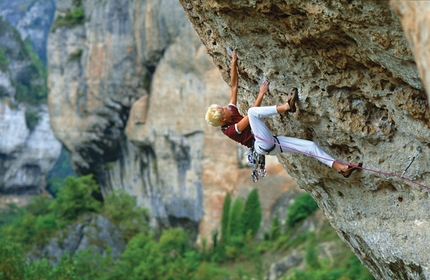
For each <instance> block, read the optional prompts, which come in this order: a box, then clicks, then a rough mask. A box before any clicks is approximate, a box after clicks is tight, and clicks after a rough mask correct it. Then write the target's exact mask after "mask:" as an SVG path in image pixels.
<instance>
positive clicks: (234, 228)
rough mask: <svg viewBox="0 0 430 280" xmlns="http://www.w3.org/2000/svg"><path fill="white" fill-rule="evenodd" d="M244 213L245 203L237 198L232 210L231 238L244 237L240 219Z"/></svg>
mask: <svg viewBox="0 0 430 280" xmlns="http://www.w3.org/2000/svg"><path fill="white" fill-rule="evenodd" d="M242 211H243V201H242V200H241V199H240V198H236V199H235V201H234V203H233V205H232V206H231V209H230V236H240V235H242V229H241V225H240V217H241V216H242Z"/></svg>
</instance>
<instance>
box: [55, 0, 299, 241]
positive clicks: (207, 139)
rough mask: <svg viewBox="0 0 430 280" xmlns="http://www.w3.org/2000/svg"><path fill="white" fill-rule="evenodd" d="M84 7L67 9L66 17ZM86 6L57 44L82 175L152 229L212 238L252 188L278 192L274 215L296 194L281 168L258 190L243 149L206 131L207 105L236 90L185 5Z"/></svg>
mask: <svg viewBox="0 0 430 280" xmlns="http://www.w3.org/2000/svg"><path fill="white" fill-rule="evenodd" d="M74 3H75V1H71V0H70V1H61V2H59V3H57V13H56V18H59V17H61V16H64V15H66V14H67V13H69V12H71V11H73V10H74V9H76V8H77V7H76V6H74ZM81 7H82V8H83V9H84V11H85V22H84V23H83V24H81V25H75V26H73V27H68V26H57V27H56V28H54V29H53V30H52V32H51V34H50V37H49V43H48V67H49V81H48V83H49V88H50V94H49V109H50V116H51V124H52V127H53V130H54V132H55V135H56V136H57V138H58V139H60V140H61V141H62V143H63V144H64V145H65V146H66V147H67V149H68V150H69V151H70V153H71V159H72V162H73V165H74V167H75V170H76V171H77V173H78V174H81V175H82V174H87V173H93V174H95V175H96V178H97V179H98V182H99V183H100V184H101V185H102V191H103V192H104V193H107V192H109V191H110V190H112V189H116V188H121V189H124V190H126V191H127V192H128V193H130V194H132V195H133V196H135V197H136V198H137V201H138V204H139V205H140V206H142V207H145V208H148V210H149V212H150V213H151V217H152V221H151V225H152V226H154V227H164V226H182V227H185V228H189V229H192V230H193V231H199V232H200V234H201V236H202V237H205V238H207V239H210V236H211V234H212V231H213V230H214V229H215V228H217V227H218V226H219V221H220V217H221V215H220V214H221V213H220V212H221V209H222V204H223V200H224V197H225V195H226V192H227V191H230V192H232V194H233V196H234V197H235V196H241V197H246V195H247V193H248V192H249V191H250V190H251V189H252V187H262V186H264V185H265V183H264V182H267V183H266V185H267V184H275V185H276V187H274V188H273V189H271V190H270V191H265V192H264V195H263V196H262V199H264V201H265V203H266V205H265V209H266V210H268V212H269V210H270V204H271V202H272V201H273V200H275V199H276V197H277V195H278V194H279V193H280V192H283V191H285V189H287V188H289V187H294V182H293V181H292V180H291V178H290V177H289V176H288V175H287V174H286V172H285V170H279V168H278V167H277V165H276V163H273V166H274V168H273V169H271V168H269V177H267V178H265V179H264V180H261V183H260V182H259V183H258V184H256V185H252V183H251V180H250V176H249V175H250V171H249V169H243V168H241V165H240V163H239V161H240V160H239V157H238V156H237V154H238V151H237V147H236V145H235V144H234V143H231V142H230V141H229V140H228V139H226V138H225V136H224V135H222V134H221V133H220V131H219V130H216V129H213V128H212V127H210V126H208V125H207V124H206V123H205V122H204V113H205V111H206V108H207V106H208V105H210V104H211V103H225V102H228V100H229V97H230V89H229V87H228V85H226V84H225V82H224V81H223V80H222V77H221V75H220V73H219V71H218V70H217V69H216V67H215V66H214V65H213V62H212V61H211V59H210V57H209V56H208V55H207V54H206V49H205V47H204V46H203V45H202V44H201V42H200V40H199V38H198V36H197V34H196V32H195V31H194V30H193V28H192V25H191V23H190V22H189V21H188V19H187V17H186V15H185V12H184V10H183V8H182V7H181V5H180V4H179V2H175V1H164V0H159V1H143V0H122V1H115V2H114V1H108V0H102V1H82V6H81ZM54 24H55V23H54ZM220 151H222V152H220ZM278 166H279V164H278ZM244 174H245V175H246V179H244ZM267 215H268V213H266V216H267Z"/></svg>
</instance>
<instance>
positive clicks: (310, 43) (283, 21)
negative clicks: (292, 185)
mask: <svg viewBox="0 0 430 280" xmlns="http://www.w3.org/2000/svg"><path fill="white" fill-rule="evenodd" d="M180 2H181V4H182V5H183V7H184V10H185V11H186V12H187V14H188V17H189V19H190V21H191V22H192V23H193V25H194V28H195V29H196V31H197V32H198V34H199V36H200V39H201V41H202V42H203V44H204V45H205V46H206V49H207V51H208V53H209V54H210V55H211V56H212V57H213V60H214V63H215V64H216V65H217V66H218V68H219V70H220V71H221V73H222V75H223V78H224V80H225V81H228V79H229V65H230V59H229V54H228V50H227V49H228V47H229V48H235V49H237V50H238V58H239V76H240V89H239V91H240V96H239V100H240V101H239V103H240V106H241V110H242V112H246V110H247V109H248V107H249V106H250V105H251V104H252V103H253V101H254V99H255V97H256V92H257V90H256V89H257V88H258V85H259V84H260V83H261V82H262V81H263V79H268V80H269V81H270V82H271V84H270V90H269V94H268V95H267V96H266V97H265V101H264V102H265V104H277V103H281V102H285V100H286V99H287V98H288V96H289V92H290V90H291V88H292V87H298V88H300V89H301V94H300V97H299V99H300V100H299V105H298V112H297V113H295V114H289V115H282V116H277V117H273V118H271V119H270V120H268V125H269V126H270V128H271V129H272V130H273V132H274V133H275V134H280V135H289V136H293V137H298V138H306V139H312V140H313V141H315V142H316V143H317V144H318V145H319V146H321V147H322V148H323V149H325V150H326V151H327V152H329V153H330V154H331V155H333V156H334V157H336V158H338V159H339V160H341V161H344V162H352V163H358V162H363V164H364V167H365V168H366V170H364V171H361V172H357V173H355V174H354V175H353V176H352V177H351V178H349V179H344V178H343V177H342V176H341V175H339V174H337V173H335V172H334V171H333V170H331V169H329V168H328V167H326V166H324V165H322V164H321V163H319V162H318V161H317V160H315V159H313V158H310V157H307V156H304V155H296V154H283V155H282V156H280V157H279V159H280V161H281V162H282V163H283V165H284V167H285V169H286V170H287V171H288V173H289V174H290V175H291V176H292V178H293V179H294V180H295V181H296V182H297V183H298V185H299V186H300V187H301V188H303V189H305V190H306V191H308V192H309V193H310V194H311V195H312V196H313V197H314V198H315V200H316V201H317V202H318V204H319V206H320V208H321V209H323V210H324V212H325V215H326V217H327V219H328V220H329V221H330V223H331V224H332V226H333V227H334V228H335V229H336V230H337V232H338V234H339V236H340V237H341V238H342V239H343V240H344V241H345V243H346V244H348V245H349V246H350V248H351V249H352V250H353V251H354V252H355V253H356V255H357V256H358V257H359V258H360V259H361V261H362V262H363V264H365V265H366V266H367V267H368V268H369V270H370V271H371V272H372V274H373V275H374V276H375V277H376V278H377V279H430V265H429V264H430V250H429V249H428V248H427V246H426V244H427V243H428V240H429V238H430V224H429V222H430V221H429V216H428V213H429V210H430V202H429V198H428V191H429V189H428V186H430V173H429V170H428V159H429V153H430V145H429V139H430V137H429V136H430V129H429V126H430V118H429V117H430V111H429V109H428V102H427V98H426V93H425V91H424V84H423V82H422V80H421V77H420V73H422V74H423V75H425V74H426V73H427V71H428V63H427V61H428V57H427V56H425V54H427V53H428V47H427V46H428V44H426V42H428V36H427V30H428V24H427V22H428V19H426V16H425V15H426V11H427V10H428V4H427V2H426V1H422V2H420V5H421V6H420V5H419V4H418V1H407V2H408V3H409V4H405V1H392V2H393V3H392V5H393V6H391V5H390V3H388V2H387V1H320V0H311V1H292V0H291V1H288V0H287V1H273V0H271V1H268V0H262V1H237V0H236V1H235V0H233V1H231V0H216V1H215V0H214V1H198V0H180ZM414 5H415V6H414ZM393 7H395V9H393ZM424 7H425V9H424ZM411 8H413V9H412V10H411ZM396 13H397V14H396ZM398 15H400V16H401V19H402V24H401V21H400V20H399V17H398ZM402 25H403V27H404V28H405V30H406V31H407V36H408V37H406V36H405V33H404V31H403V28H402ZM407 38H409V40H410V42H412V43H413V44H412V46H414V47H415V48H414V49H411V48H410V45H409V43H408V40H407ZM416 61H417V62H418V64H419V65H420V67H419V68H420V71H418V68H417V64H416ZM427 76H428V75H426V76H425V77H423V78H424V80H425V81H426V85H427V83H428V82H427V80H428V77H427ZM418 147H419V148H420V149H421V152H420V154H419V156H418V157H417V158H416V159H415V161H414V162H413V164H412V165H411V167H410V168H409V170H408V171H407V172H406V174H405V176H406V177H408V178H410V180H413V181H416V182H417V183H419V184H421V185H418V184H416V183H414V182H411V181H407V180H403V179H401V178H400V174H402V172H403V171H404V170H405V168H406V166H407V164H408V162H409V161H410V160H411V157H412V156H413V155H414V154H415V153H416V149H417V148H418ZM375 171H380V172H384V173H380V172H375ZM393 175H396V176H393Z"/></svg>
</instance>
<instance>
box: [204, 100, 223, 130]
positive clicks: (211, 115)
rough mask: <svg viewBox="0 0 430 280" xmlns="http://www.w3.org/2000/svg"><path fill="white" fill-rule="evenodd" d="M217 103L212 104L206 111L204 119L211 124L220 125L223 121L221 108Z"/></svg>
mask: <svg viewBox="0 0 430 280" xmlns="http://www.w3.org/2000/svg"><path fill="white" fill-rule="evenodd" d="M220 108H221V107H220V106H219V105H217V104H212V105H211V106H209V108H208V110H207V111H206V116H205V120H206V121H207V122H208V123H209V124H210V125H212V126H222V125H223V124H224V122H222V121H221V117H222V115H221V110H220Z"/></svg>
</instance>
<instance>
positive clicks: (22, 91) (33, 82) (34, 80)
mask: <svg viewBox="0 0 430 280" xmlns="http://www.w3.org/2000/svg"><path fill="white" fill-rule="evenodd" d="M23 56H24V57H29V58H30V60H31V63H30V64H29V65H28V66H27V67H26V68H24V69H23V70H22V71H21V72H20V73H19V75H17V77H16V81H15V87H16V94H15V99H16V100H17V101H19V102H26V103H29V104H35V105H39V104H42V103H45V102H46V99H47V96H48V86H47V77H48V74H47V70H46V67H45V65H44V64H43V62H42V61H41V60H40V58H39V56H38V55H37V54H36V53H35V52H34V50H33V47H32V46H31V44H30V43H29V42H26V43H24V50H23Z"/></svg>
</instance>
